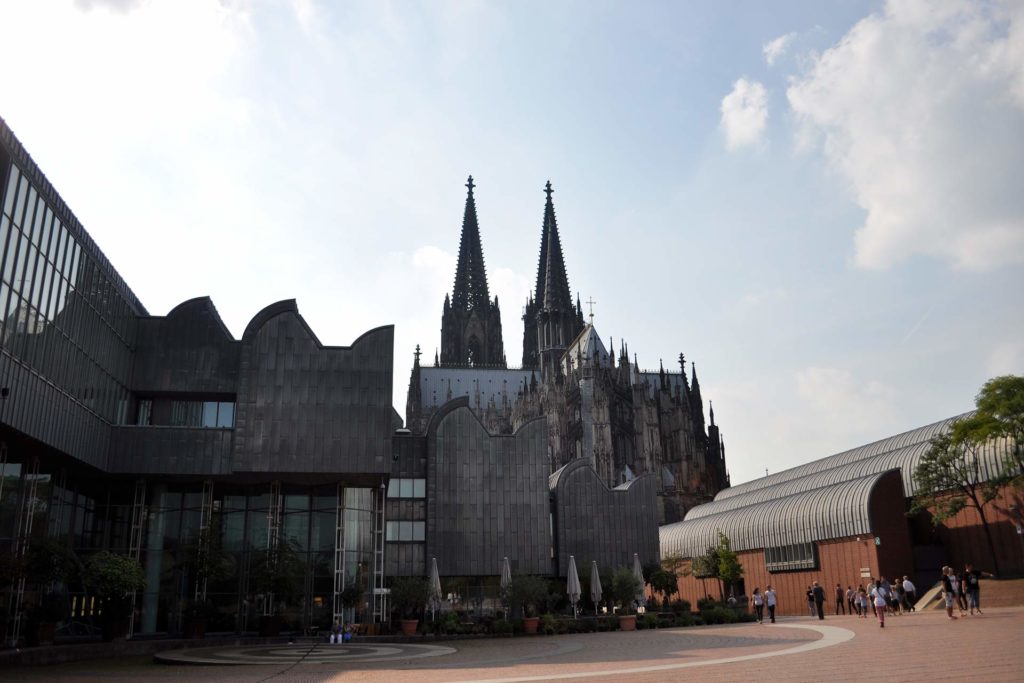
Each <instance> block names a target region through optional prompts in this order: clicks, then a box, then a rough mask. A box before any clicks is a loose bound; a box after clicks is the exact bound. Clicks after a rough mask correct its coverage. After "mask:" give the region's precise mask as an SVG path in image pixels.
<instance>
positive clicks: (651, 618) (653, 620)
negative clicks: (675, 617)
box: [637, 614, 661, 628]
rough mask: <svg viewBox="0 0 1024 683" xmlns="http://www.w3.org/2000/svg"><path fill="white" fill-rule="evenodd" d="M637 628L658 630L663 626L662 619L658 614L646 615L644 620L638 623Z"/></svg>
mask: <svg viewBox="0 0 1024 683" xmlns="http://www.w3.org/2000/svg"><path fill="white" fill-rule="evenodd" d="M637 626H639V627H640V628H658V627H659V626H661V619H660V618H659V617H658V615H657V614H645V615H644V616H643V618H641V619H639V620H638V621H637Z"/></svg>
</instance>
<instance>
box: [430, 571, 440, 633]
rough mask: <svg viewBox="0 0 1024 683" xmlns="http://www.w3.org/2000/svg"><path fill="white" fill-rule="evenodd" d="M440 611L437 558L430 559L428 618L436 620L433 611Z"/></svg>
mask: <svg viewBox="0 0 1024 683" xmlns="http://www.w3.org/2000/svg"><path fill="white" fill-rule="evenodd" d="M439 609H441V576H440V575H439V574H438V573H437V558H436V557H432V558H430V616H431V618H432V619H433V618H436V615H435V611H436V610H439Z"/></svg>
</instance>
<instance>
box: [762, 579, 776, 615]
mask: <svg viewBox="0 0 1024 683" xmlns="http://www.w3.org/2000/svg"><path fill="white" fill-rule="evenodd" d="M764 602H765V604H766V605H768V616H769V617H770V618H771V621H772V623H773V624H774V623H775V589H774V588H772V587H771V585H769V586H768V587H767V588H766V589H765V591H764Z"/></svg>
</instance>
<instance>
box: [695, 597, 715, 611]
mask: <svg viewBox="0 0 1024 683" xmlns="http://www.w3.org/2000/svg"><path fill="white" fill-rule="evenodd" d="M717 605H718V601H716V600H715V599H714V598H710V597H705V598H701V599H700V600H698V601H697V610H698V611H700V612H703V611H704V610H706V609H710V608H712V607H715V606H717Z"/></svg>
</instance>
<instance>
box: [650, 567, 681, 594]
mask: <svg viewBox="0 0 1024 683" xmlns="http://www.w3.org/2000/svg"><path fill="white" fill-rule="evenodd" d="M648 583H650V584H651V590H652V591H654V592H655V593H661V595H662V598H663V599H664V600H665V601H666V602H667V601H668V600H669V598H671V597H672V596H673V595H674V594H676V593H678V592H679V576H678V574H676V573H675V572H674V571H672V570H671V569H656V570H654V571H653V572H651V577H650V579H649V580H648Z"/></svg>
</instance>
